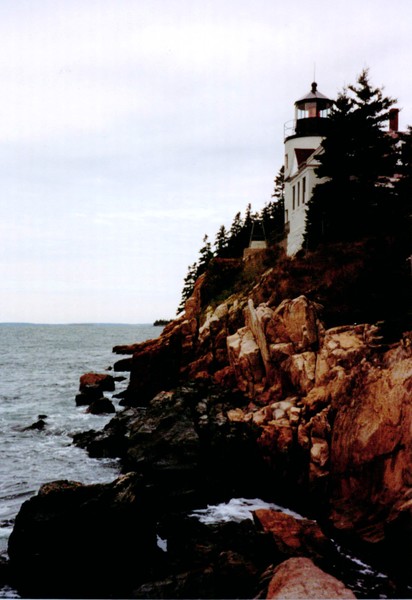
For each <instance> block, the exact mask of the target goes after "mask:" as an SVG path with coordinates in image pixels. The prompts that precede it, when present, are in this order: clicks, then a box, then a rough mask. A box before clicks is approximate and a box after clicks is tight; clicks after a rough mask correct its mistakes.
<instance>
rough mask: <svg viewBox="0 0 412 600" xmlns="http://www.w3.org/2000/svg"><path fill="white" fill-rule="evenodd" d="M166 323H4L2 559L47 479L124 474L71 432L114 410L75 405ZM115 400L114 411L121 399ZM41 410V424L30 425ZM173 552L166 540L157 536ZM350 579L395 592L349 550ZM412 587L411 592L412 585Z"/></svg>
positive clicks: (374, 592) (240, 515)
mask: <svg viewBox="0 0 412 600" xmlns="http://www.w3.org/2000/svg"><path fill="white" fill-rule="evenodd" d="M161 331H162V327H157V326H154V325H116V324H113V325H112V324H74V325H37V324H36V325H32V324H0V456H1V461H0V557H5V558H7V543H8V538H9V536H10V534H11V531H12V529H13V523H14V520H15V517H16V515H17V513H18V511H19V509H20V507H21V505H22V504H23V502H25V501H26V500H28V499H29V498H30V497H31V496H33V495H34V494H36V493H37V491H38V489H39V487H40V486H41V485H42V484H44V483H46V482H49V481H55V480H59V479H69V480H73V481H79V482H82V483H99V482H101V483H104V482H109V481H113V480H114V479H115V478H116V477H117V476H118V475H119V473H120V465H119V462H118V461H117V460H115V459H93V458H90V457H89V456H88V455H87V453H86V452H85V451H84V450H82V449H80V448H77V447H75V446H74V445H73V444H72V437H71V436H72V434H74V433H77V432H81V431H86V430H89V429H102V428H103V427H104V426H105V424H106V423H107V422H108V421H109V420H110V419H111V418H112V416H113V415H91V414H89V413H87V412H86V408H85V407H84V406H83V407H77V406H76V404H75V396H76V394H77V393H78V390H79V378H80V376H81V375H83V374H84V373H87V372H91V371H93V372H97V373H110V374H113V375H116V376H118V375H120V376H122V375H123V376H124V377H125V379H124V380H123V381H121V382H118V383H116V390H115V392H113V393H112V394H110V393H107V392H106V393H105V395H106V396H108V397H113V395H115V394H117V393H119V392H121V391H123V390H124V389H125V388H126V386H127V383H128V373H123V374H122V373H114V371H113V364H114V362H116V361H117V360H118V359H119V356H117V355H115V354H113V352H112V348H113V346H116V345H123V344H132V343H136V342H142V341H145V340H147V339H152V338H155V337H158V336H159V335H160V333H161ZM112 399H113V403H114V404H115V407H116V410H120V408H121V407H119V405H118V400H116V399H114V398H112ZM39 415H42V416H45V417H44V421H45V422H46V426H45V427H44V429H43V430H36V429H27V427H30V426H31V425H32V424H33V423H35V422H36V421H37V420H38V418H39ZM265 507H266V508H275V509H276V510H282V511H284V512H289V514H293V515H294V516H295V517H296V518H301V517H300V516H299V515H297V514H295V513H290V511H288V509H287V508H283V507H280V506H277V505H267V504H266V503H264V502H263V501H262V500H260V499H245V498H233V499H230V500H229V502H227V503H223V504H220V505H217V506H206V507H205V508H204V509H200V510H198V511H195V512H194V513H193V515H191V516H193V517H194V518H198V519H199V520H200V521H202V522H204V523H218V522H227V521H228V520H232V521H241V520H243V519H247V518H252V511H253V510H256V508H265ZM158 543H159V547H161V548H162V549H163V550H165V551H167V542H166V541H165V540H161V539H160V538H159V540H158ZM339 552H340V554H341V556H342V557H343V558H344V559H345V561H346V562H345V568H344V571H345V572H346V577H342V579H344V580H345V579H346V580H347V582H349V587H351V589H353V590H354V591H355V594H356V595H357V597H358V598H362V597H363V598H390V597H393V596H391V593H390V591H389V590H390V586H389V585H388V580H387V577H386V576H385V575H384V574H382V573H380V572H379V571H377V570H376V569H374V568H373V567H371V566H370V565H368V564H366V563H364V562H363V561H361V560H359V558H358V557H356V556H354V555H352V554H351V553H350V552H349V551H348V550H347V549H344V548H342V549H340V548H339ZM411 592H412V590H411ZM19 597H20V596H19V594H18V592H17V591H16V590H15V589H13V588H11V587H9V586H3V587H1V585H0V598H19ZM411 597H412V596H411Z"/></svg>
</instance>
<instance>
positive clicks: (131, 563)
mask: <svg viewBox="0 0 412 600" xmlns="http://www.w3.org/2000/svg"><path fill="white" fill-rule="evenodd" d="M8 552H9V556H10V568H11V570H12V575H13V577H14V581H15V586H16V587H17V589H18V590H19V592H20V593H21V594H22V595H23V596H25V597H31V598H34V597H42V598H46V597H52V598H61V597H69V598H76V597H77V598H80V597H82V598H93V597H97V598H107V597H110V596H111V595H113V594H115V595H117V594H119V595H120V597H123V596H124V597H127V596H129V595H130V590H131V589H132V588H133V587H135V586H136V584H137V583H138V582H139V581H142V580H143V578H144V577H147V574H148V573H150V569H151V566H152V563H155V562H156V556H157V554H158V549H157V546H156V533H155V520H154V519H153V517H152V513H151V509H150V501H149V500H148V498H147V495H146V492H145V490H144V488H143V487H142V485H141V482H140V480H139V478H137V477H136V476H135V475H134V474H131V473H130V474H128V475H126V476H123V477H121V478H119V479H117V480H116V481H114V482H113V483H111V484H99V485H97V484H96V485H82V484H80V483H77V482H72V481H58V482H52V483H49V484H46V485H44V486H42V487H41V488H40V490H39V493H38V494H37V495H36V496H34V497H33V498H31V499H30V500H28V501H26V502H25V503H24V504H23V505H22V507H21V509H20V512H19V514H18V515H17V518H16V521H15V526H14V529H13V532H12V534H11V536H10V540H9V547H8ZM117 597H119V596H117Z"/></svg>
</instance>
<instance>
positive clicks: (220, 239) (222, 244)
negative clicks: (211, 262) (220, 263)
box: [214, 225, 229, 258]
mask: <svg viewBox="0 0 412 600" xmlns="http://www.w3.org/2000/svg"><path fill="white" fill-rule="evenodd" d="M228 241H229V240H228V234H227V231H226V227H225V226H224V225H221V226H220V229H219V231H218V232H217V234H216V238H215V244H214V254H215V256H218V257H219V258H225V256H226V254H227V246H228Z"/></svg>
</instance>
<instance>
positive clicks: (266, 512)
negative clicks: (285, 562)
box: [254, 509, 334, 559]
mask: <svg viewBox="0 0 412 600" xmlns="http://www.w3.org/2000/svg"><path fill="white" fill-rule="evenodd" d="M254 518H255V522H257V523H258V524H259V526H260V527H261V528H262V530H263V531H264V532H265V533H268V534H270V536H271V537H272V538H273V541H274V542H275V545H276V548H277V550H278V552H280V553H281V554H282V555H284V556H285V557H289V556H307V557H310V558H315V559H319V558H323V557H324V556H327V555H328V554H331V553H332V552H334V549H333V547H332V544H331V542H330V540H329V539H328V538H327V537H326V536H325V535H324V533H323V532H322V530H321V529H320V527H319V525H318V524H317V523H316V521H312V520H310V519H303V518H302V519H296V518H295V517H293V516H292V515H289V514H286V513H283V512H280V511H276V510H271V509H259V510H256V511H255V512H254Z"/></svg>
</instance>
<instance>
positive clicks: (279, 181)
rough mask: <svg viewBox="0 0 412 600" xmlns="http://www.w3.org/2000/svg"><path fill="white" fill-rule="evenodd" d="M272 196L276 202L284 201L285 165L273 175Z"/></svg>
mask: <svg viewBox="0 0 412 600" xmlns="http://www.w3.org/2000/svg"><path fill="white" fill-rule="evenodd" d="M272 198H276V200H277V202H284V200H285V165H282V166H281V167H280V169H279V171H278V174H277V175H276V177H275V189H274V190H273V194H272Z"/></svg>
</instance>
